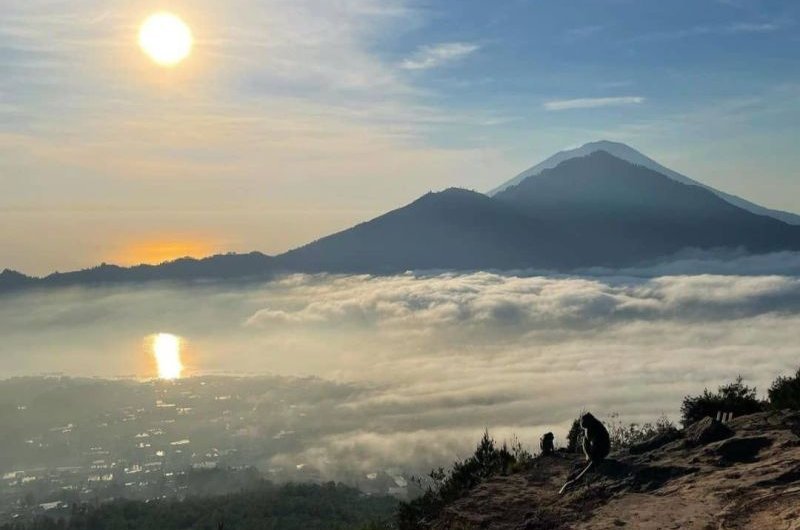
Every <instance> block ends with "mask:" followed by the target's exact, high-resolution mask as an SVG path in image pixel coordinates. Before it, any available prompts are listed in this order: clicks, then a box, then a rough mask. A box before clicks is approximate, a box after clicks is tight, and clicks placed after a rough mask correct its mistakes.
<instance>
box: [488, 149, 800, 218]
mask: <svg viewBox="0 0 800 530" xmlns="http://www.w3.org/2000/svg"><path fill="white" fill-rule="evenodd" d="M596 151H606V152H607V153H609V154H611V155H613V156H615V157H617V158H620V159H622V160H625V161H627V162H630V163H632V164H636V165H640V166H644V167H646V168H648V169H652V170H653V171H656V172H658V173H661V174H662V175H666V176H668V177H669V178H671V179H673V180H675V181H677V182H680V183H682V184H689V185H694V186H700V187H703V188H706V189H707V190H709V191H711V192H712V193H714V194H715V195H717V196H718V197H720V198H722V199H723V200H725V201H727V202H729V203H730V204H733V205H734V206H738V207H739V208H742V209H744V210H747V211H748V212H751V213H755V214H757V215H766V216H768V217H772V218H774V219H778V220H780V221H783V222H785V223H788V224H794V225H800V215H797V214H793V213H790V212H784V211H781V210H773V209H771V208H765V207H763V206H759V205H758V204H755V203H752V202H750V201H748V200H745V199H742V198H741V197H737V196H736V195H731V194H729V193H725V192H723V191H719V190H717V189H714V188H712V187H711V186H706V185H705V184H703V183H701V182H697V181H696V180H693V179H691V178H689V177H687V176H685V175H682V174H680V173H678V172H676V171H673V170H671V169H669V168H667V167H664V166H662V165H661V164H659V163H658V162H656V161H655V160H653V159H652V158H649V157H647V156H645V155H644V154H642V153H641V152H639V151H637V150H636V149H634V148H632V147H630V146H628V145H625V144H623V143H619V142H610V141H607V140H601V141H598V142H590V143H587V144H584V145H582V146H580V147H578V148H576V149H569V150H566V151H560V152H558V153H556V154H555V155H553V156H551V157H550V158H548V159H546V160H544V161H543V162H541V163H539V164H537V165H535V166H533V167H532V168H529V169H527V170H525V171H523V172H522V173H520V174H519V175H517V176H516V177H514V178H512V179H510V180H508V181H506V182H504V183H503V184H501V185H500V186H498V187H497V188H494V189H493V190H491V191H490V192H489V193H488V195H489V196H494V195H497V194H498V193H500V192H502V191H503V190H505V189H507V188H510V187H512V186H515V185H517V184H519V183H520V182H522V181H523V180H525V179H526V178H528V177H530V176H533V175H538V174H540V173H541V172H542V171H544V170H546V169H552V168H554V167H556V166H557V165H558V164H560V163H561V162H564V161H566V160H570V159H572V158H579V157H584V156H587V155H590V154H592V153H594V152H596Z"/></svg>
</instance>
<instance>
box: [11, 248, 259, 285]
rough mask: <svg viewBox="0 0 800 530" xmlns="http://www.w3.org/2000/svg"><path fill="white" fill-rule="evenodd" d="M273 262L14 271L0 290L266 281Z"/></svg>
mask: <svg viewBox="0 0 800 530" xmlns="http://www.w3.org/2000/svg"><path fill="white" fill-rule="evenodd" d="M273 259H274V258H272V257H270V256H267V255H265V254H262V253H260V252H251V253H249V254H220V255H217V256H210V257H208V258H202V259H194V258H181V259H177V260H175V261H168V262H165V263H161V264H159V265H136V266H133V267H120V266H118V265H108V264H105V263H103V264H102V265H98V266H97V267H92V268H91V269H83V270H79V271H73V272H63V273H62V272H55V273H53V274H50V275H49V276H45V277H43V278H32V277H29V276H25V275H23V274H20V273H18V272H16V271H10V270H5V271H3V273H2V274H0V291H11V290H15V289H19V288H24V287H56V286H69V285H102V284H114V283H125V282H147V281H165V280H168V281H194V280H221V279H225V280H231V279H242V280H246V279H258V278H265V277H268V275H269V274H270V273H271V272H272V271H273V269H274V268H273Z"/></svg>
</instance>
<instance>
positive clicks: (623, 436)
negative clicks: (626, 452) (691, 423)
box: [606, 414, 678, 449]
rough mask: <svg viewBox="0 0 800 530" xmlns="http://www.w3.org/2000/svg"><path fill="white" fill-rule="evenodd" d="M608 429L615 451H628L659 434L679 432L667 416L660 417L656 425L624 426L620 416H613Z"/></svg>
mask: <svg viewBox="0 0 800 530" xmlns="http://www.w3.org/2000/svg"><path fill="white" fill-rule="evenodd" d="M606 427H607V428H608V435H609V437H610V438H611V447H613V448H615V449H627V448H629V447H631V446H632V445H636V444H638V443H642V442H645V441H647V440H649V439H651V438H653V437H654V436H657V435H659V434H664V433H667V432H674V431H677V430H678V429H677V427H675V424H674V423H672V422H671V421H670V420H669V418H667V417H666V416H665V415H662V416H661V417H659V418H658V419H657V420H656V421H655V422H654V423H650V422H647V423H642V424H638V423H628V424H624V423H622V421H620V419H619V414H612V415H611V418H610V420H609V422H608V424H607V425H606Z"/></svg>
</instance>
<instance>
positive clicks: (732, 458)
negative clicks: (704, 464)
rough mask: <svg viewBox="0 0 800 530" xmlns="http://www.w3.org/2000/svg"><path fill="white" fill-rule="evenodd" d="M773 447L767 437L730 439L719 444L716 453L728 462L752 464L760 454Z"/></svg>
mask: <svg viewBox="0 0 800 530" xmlns="http://www.w3.org/2000/svg"><path fill="white" fill-rule="evenodd" d="M770 445H772V440H771V439H769V438H767V437H766V436H748V437H743V438H729V439H727V440H725V441H724V442H722V443H721V444H719V446H717V448H716V449H714V452H715V453H716V454H717V455H719V456H720V457H722V458H723V459H724V460H726V461H728V462H752V461H753V460H755V458H756V456H757V455H758V452H759V451H761V450H762V449H764V448H765V447H769V446H770Z"/></svg>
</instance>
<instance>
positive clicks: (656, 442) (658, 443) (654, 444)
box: [628, 429, 683, 455]
mask: <svg viewBox="0 0 800 530" xmlns="http://www.w3.org/2000/svg"><path fill="white" fill-rule="evenodd" d="M682 436H683V433H681V431H679V430H677V429H670V430H668V431H664V432H662V433H658V434H656V435H655V436H652V437H650V438H648V439H647V440H645V441H643V442H640V443H638V444H633V445H632V446H631V447H630V449H628V451H629V452H630V453H631V454H632V455H640V454H642V453H647V452H648V451H652V450H654V449H658V448H659V447H662V446H664V445H667V444H668V443H670V442H674V441H675V440H677V439H678V438H681V437H682Z"/></svg>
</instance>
